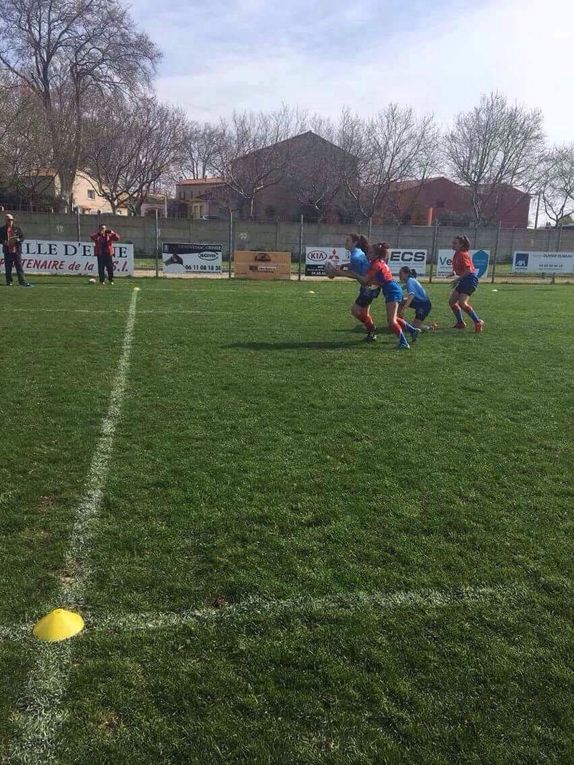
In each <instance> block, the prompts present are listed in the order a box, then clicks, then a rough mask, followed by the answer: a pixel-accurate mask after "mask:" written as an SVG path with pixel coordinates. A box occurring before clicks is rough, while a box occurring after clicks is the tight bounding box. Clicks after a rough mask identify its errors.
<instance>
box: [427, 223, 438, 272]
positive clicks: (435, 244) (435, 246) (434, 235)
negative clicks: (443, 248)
mask: <svg viewBox="0 0 574 765" xmlns="http://www.w3.org/2000/svg"><path fill="white" fill-rule="evenodd" d="M435 257H436V258H437V259H438V218H437V219H436V220H435V222H434V227H433V232H432V248H431V259H430V273H429V284H432V276H433V271H434V261H435Z"/></svg>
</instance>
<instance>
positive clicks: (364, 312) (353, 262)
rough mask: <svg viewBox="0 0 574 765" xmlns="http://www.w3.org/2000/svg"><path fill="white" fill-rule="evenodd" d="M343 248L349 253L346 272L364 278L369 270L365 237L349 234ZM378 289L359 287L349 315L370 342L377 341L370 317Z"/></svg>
mask: <svg viewBox="0 0 574 765" xmlns="http://www.w3.org/2000/svg"><path fill="white" fill-rule="evenodd" d="M345 247H346V248H347V250H349V251H350V253H351V258H350V261H349V266H348V270H349V272H351V273H354V274H359V275H360V276H364V275H365V274H366V273H367V271H368V270H369V265H370V263H369V258H368V256H367V253H368V251H369V242H368V240H367V238H366V237H364V236H361V235H360V234H349V236H348V237H347V238H346V239H345ZM380 291H381V290H380V288H377V287H375V288H368V287H361V288H360V290H359V294H358V296H357V299H356V300H355V302H354V303H353V305H352V306H351V313H352V315H353V316H354V317H355V319H358V320H359V321H360V322H361V323H362V324H363V325H364V327H365V329H366V330H367V336H366V338H365V340H366V341H367V342H372V341H373V340H376V339H377V328H376V327H375V322H374V321H373V317H372V316H371V303H372V302H373V300H374V299H375V298H376V297H378V295H379V293H380Z"/></svg>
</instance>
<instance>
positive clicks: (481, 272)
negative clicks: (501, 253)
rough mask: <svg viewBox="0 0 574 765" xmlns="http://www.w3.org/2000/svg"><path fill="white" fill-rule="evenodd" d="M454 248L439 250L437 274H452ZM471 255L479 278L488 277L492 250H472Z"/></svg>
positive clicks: (444, 275) (439, 275)
mask: <svg viewBox="0 0 574 765" xmlns="http://www.w3.org/2000/svg"><path fill="white" fill-rule="evenodd" d="M453 255H454V252H453V251H452V250H439V251H438V259H437V263H436V271H435V276H438V277H439V278H440V277H441V276H443V277H448V276H450V275H451V274H452V257H453ZM470 256H471V258H472V262H473V263H474V267H475V268H476V271H477V274H476V275H477V276H478V278H479V279H486V277H487V276H488V265H489V263H490V250H471V251H470Z"/></svg>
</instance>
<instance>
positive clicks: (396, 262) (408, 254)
mask: <svg viewBox="0 0 574 765" xmlns="http://www.w3.org/2000/svg"><path fill="white" fill-rule="evenodd" d="M403 266H407V267H408V268H414V270H415V271H416V272H417V276H425V275H426V272H427V251H426V250H398V249H397V250H391V252H390V255H389V268H390V269H391V273H392V274H393V276H398V275H399V271H400V270H401V268H403Z"/></svg>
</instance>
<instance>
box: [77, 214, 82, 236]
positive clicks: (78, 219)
mask: <svg viewBox="0 0 574 765" xmlns="http://www.w3.org/2000/svg"><path fill="white" fill-rule="evenodd" d="M76 231H77V234H78V242H81V241H82V229H81V223H80V208H79V207H77V206H76Z"/></svg>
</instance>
